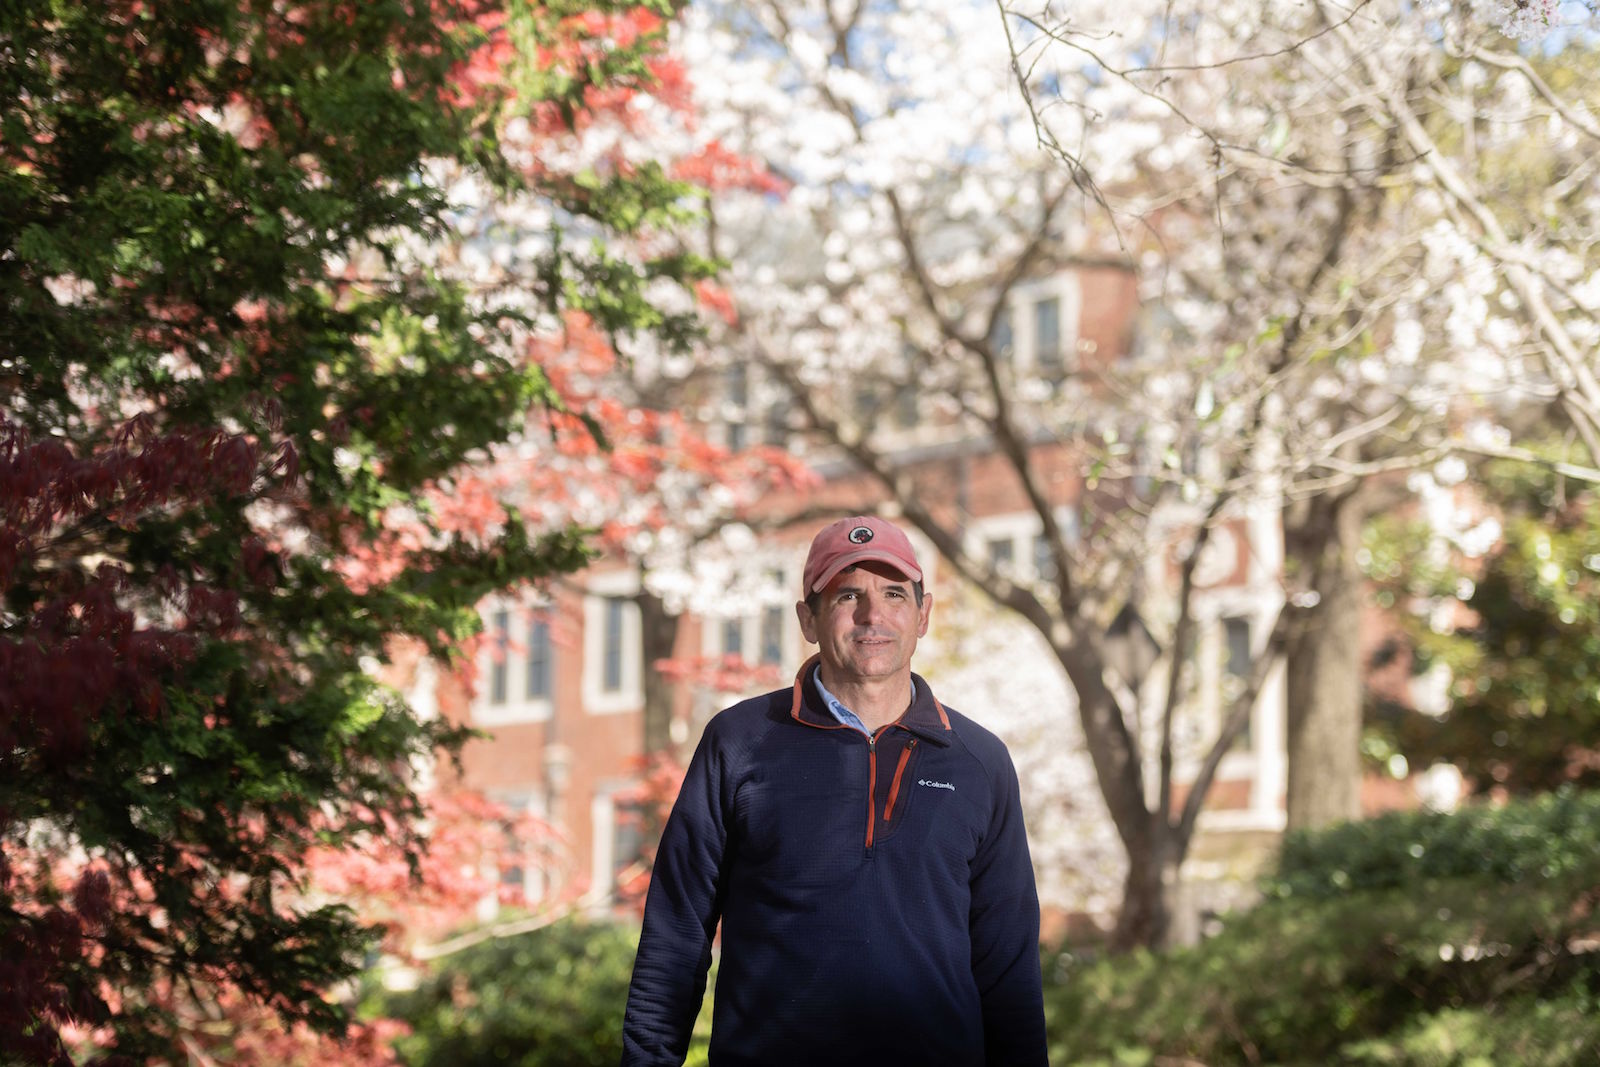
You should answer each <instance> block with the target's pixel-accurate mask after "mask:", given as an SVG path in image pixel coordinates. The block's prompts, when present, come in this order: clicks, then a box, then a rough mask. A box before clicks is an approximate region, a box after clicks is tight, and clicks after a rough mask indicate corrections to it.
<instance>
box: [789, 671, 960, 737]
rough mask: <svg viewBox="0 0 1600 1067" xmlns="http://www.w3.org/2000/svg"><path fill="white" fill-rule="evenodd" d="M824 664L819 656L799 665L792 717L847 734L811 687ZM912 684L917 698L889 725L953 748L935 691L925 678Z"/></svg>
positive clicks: (946, 718)
mask: <svg viewBox="0 0 1600 1067" xmlns="http://www.w3.org/2000/svg"><path fill="white" fill-rule="evenodd" d="M821 662H822V657H821V656H820V655H813V656H812V657H811V658H810V659H808V660H806V661H805V662H804V663H802V664H801V665H800V671H799V673H797V674H796V675H795V676H794V696H793V699H792V701H791V703H790V707H789V715H790V717H791V718H793V719H794V721H795V722H798V723H800V724H802V725H804V726H813V727H816V728H817V729H820V730H848V729H850V727H848V726H845V725H844V724H843V723H841V722H840V721H839V720H838V719H835V718H834V717H833V714H832V713H831V712H829V711H828V709H827V708H825V707H823V706H822V698H821V697H819V696H818V695H817V687H816V686H814V685H812V684H811V675H812V672H813V671H815V670H816V669H817V665H818V664H819V663H821ZM911 680H912V682H914V683H915V684H916V688H917V695H916V698H915V699H913V700H912V701H911V706H910V707H908V708H906V710H905V712H904V713H903V714H901V716H900V717H899V718H898V719H896V720H895V721H894V722H893V723H891V724H890V725H892V726H899V727H901V728H902V729H905V730H909V731H911V732H912V733H914V734H916V735H917V736H918V737H921V738H923V739H925V740H928V741H931V742H933V743H934V744H936V745H948V744H950V716H949V715H947V714H945V710H944V705H943V704H941V703H939V701H938V699H937V698H936V697H935V696H934V695H933V688H932V687H931V686H929V685H928V683H927V682H926V681H925V680H924V679H923V677H922V675H920V674H912V676H911Z"/></svg>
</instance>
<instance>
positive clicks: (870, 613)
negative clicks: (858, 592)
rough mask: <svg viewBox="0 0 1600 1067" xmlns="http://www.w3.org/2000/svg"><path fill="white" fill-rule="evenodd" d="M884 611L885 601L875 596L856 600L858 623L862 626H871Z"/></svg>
mask: <svg viewBox="0 0 1600 1067" xmlns="http://www.w3.org/2000/svg"><path fill="white" fill-rule="evenodd" d="M882 610H883V601H881V600H880V599H878V598H877V597H875V596H860V597H857V598H856V622H857V623H859V624H861V625H867V624H870V623H871V622H872V621H873V620H874V619H876V618H877V617H878V616H879V615H880V614H881V613H882Z"/></svg>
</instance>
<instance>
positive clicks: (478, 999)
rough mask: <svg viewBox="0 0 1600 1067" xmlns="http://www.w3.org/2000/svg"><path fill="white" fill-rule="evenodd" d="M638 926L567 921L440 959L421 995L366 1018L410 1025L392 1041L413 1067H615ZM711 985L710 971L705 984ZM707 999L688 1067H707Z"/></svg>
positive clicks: (374, 1001)
mask: <svg viewBox="0 0 1600 1067" xmlns="http://www.w3.org/2000/svg"><path fill="white" fill-rule="evenodd" d="M638 939H639V931H638V929H637V928H636V927H632V926H626V925H621V924H617V923H605V922H586V921H582V920H578V919H567V920H563V921H561V922H557V923H553V924H551V925H550V926H546V927H543V928H541V929H538V930H534V931H532V932H530V933H526V934H519V935H517V936H515V937H500V938H494V939H492V940H489V941H485V942H483V943H482V944H479V945H475V946H473V947H471V948H468V949H465V950H463V951H461V952H458V953H454V954H452V955H450V956H446V957H444V958H443V959H440V960H438V961H437V962H436V963H435V965H434V968H433V970H432V971H431V972H430V973H429V975H428V976H427V978H426V979H425V980H424V981H423V983H422V984H421V985H420V986H418V988H417V989H415V990H413V991H411V992H409V993H398V994H379V995H375V996H374V997H372V998H371V999H370V1000H369V1001H368V1003H367V1005H366V1010H367V1012H368V1013H370V1014H381V1015H386V1016H389V1017H391V1018H396V1019H400V1020H401V1021H403V1022H406V1023H408V1024H409V1025H410V1026H411V1027H412V1033H411V1035H410V1036H408V1037H405V1038H401V1039H400V1040H399V1041H397V1042H396V1043H395V1050H396V1051H397V1052H398V1053H399V1054H400V1058H401V1059H402V1060H403V1061H404V1062H405V1063H407V1064H409V1065H410V1067H590V1065H605V1067H613V1065H614V1064H616V1063H617V1062H618V1061H619V1060H620V1059H621V1057H622V1013H623V1010H624V1008H625V1007H626V1006H627V1001H628V979H629V977H630V976H631V975H632V973H633V956H634V950H635V947H636V946H637V944H638ZM715 982H716V968H715V964H713V967H712V972H711V974H710V976H709V977H708V979H707V986H708V987H710V986H711V985H712V984H714V983H715ZM710 1002H711V998H710V997H707V998H706V1008H705V1010H704V1011H702V1012H701V1014H700V1018H699V1019H698V1020H696V1022H695V1029H694V1037H693V1038H692V1040H691V1041H690V1045H689V1055H688V1058H687V1060H686V1061H685V1067H697V1065H698V1067H704V1065H705V1063H706V1047H707V1044H708V1043H709V1041H710V1037H711V1012H710Z"/></svg>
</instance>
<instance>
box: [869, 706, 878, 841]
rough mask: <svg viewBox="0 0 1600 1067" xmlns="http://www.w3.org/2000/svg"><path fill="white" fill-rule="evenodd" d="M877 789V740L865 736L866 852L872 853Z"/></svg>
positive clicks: (876, 815) (871, 736)
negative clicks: (874, 795) (874, 799)
mask: <svg viewBox="0 0 1600 1067" xmlns="http://www.w3.org/2000/svg"><path fill="white" fill-rule="evenodd" d="M877 788H878V738H877V737H876V735H873V734H868V735H867V851H868V852H871V851H872V837H873V833H872V832H873V830H874V829H875V828H876V824H877V821H878V813H877V811H876V810H875V805H874V804H873V793H874V792H875V791H876V790H877Z"/></svg>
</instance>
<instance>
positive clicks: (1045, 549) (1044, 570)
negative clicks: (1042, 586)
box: [1033, 534, 1056, 582]
mask: <svg viewBox="0 0 1600 1067" xmlns="http://www.w3.org/2000/svg"><path fill="white" fill-rule="evenodd" d="M1033 572H1034V573H1035V574H1037V575H1038V576H1039V579H1040V580H1041V581H1046V582H1053V581H1055V580H1056V559H1055V556H1054V555H1053V554H1052V553H1051V551H1050V539H1049V538H1047V537H1045V535H1044V534H1034V535H1033Z"/></svg>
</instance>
